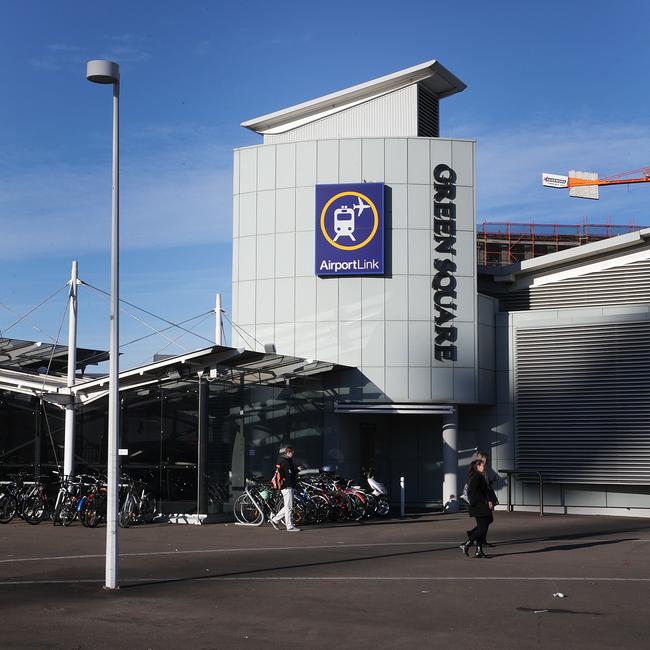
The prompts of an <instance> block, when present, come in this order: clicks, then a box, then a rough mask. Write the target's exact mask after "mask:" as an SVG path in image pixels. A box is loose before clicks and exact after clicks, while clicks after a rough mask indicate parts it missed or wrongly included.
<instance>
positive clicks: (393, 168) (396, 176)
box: [384, 138, 408, 185]
mask: <svg viewBox="0 0 650 650" xmlns="http://www.w3.org/2000/svg"><path fill="white" fill-rule="evenodd" d="M385 146H386V148H385V154H384V155H385V158H384V168H385V170H386V183H388V184H389V185H390V184H391V183H406V182H407V180H408V175H407V174H408V155H407V140H406V139H405V138H400V139H391V138H386V140H385Z"/></svg>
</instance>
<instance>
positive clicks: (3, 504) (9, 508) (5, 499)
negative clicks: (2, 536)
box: [0, 493, 18, 524]
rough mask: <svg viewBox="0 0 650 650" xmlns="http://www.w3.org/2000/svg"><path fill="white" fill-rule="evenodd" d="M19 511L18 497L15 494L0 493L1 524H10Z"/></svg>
mask: <svg viewBox="0 0 650 650" xmlns="http://www.w3.org/2000/svg"><path fill="white" fill-rule="evenodd" d="M16 512H18V499H16V497H15V496H14V495H13V494H9V493H7V494H3V495H0V524H8V523H9V522H10V521H11V520H12V519H13V518H14V517H15V516H16Z"/></svg>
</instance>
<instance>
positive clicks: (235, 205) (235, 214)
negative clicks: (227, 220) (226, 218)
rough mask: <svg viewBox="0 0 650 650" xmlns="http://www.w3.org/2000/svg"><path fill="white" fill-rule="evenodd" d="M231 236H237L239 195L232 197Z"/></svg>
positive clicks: (234, 237) (235, 237)
mask: <svg viewBox="0 0 650 650" xmlns="http://www.w3.org/2000/svg"><path fill="white" fill-rule="evenodd" d="M232 237H233V239H237V237H239V196H233V197H232Z"/></svg>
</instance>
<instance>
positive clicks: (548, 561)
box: [0, 512, 650, 650]
mask: <svg viewBox="0 0 650 650" xmlns="http://www.w3.org/2000/svg"><path fill="white" fill-rule="evenodd" d="M470 524H471V520H470V519H469V518H468V517H467V515H466V514H452V515H447V514H438V513H421V514H413V515H409V516H407V517H406V518H405V519H399V518H389V519H385V520H373V521H368V522H365V523H351V524H337V525H335V524H332V525H320V526H311V527H308V526H306V527H304V528H303V530H302V531H301V532H300V533H287V532H286V531H276V530H274V529H273V528H272V527H271V526H268V525H265V526H262V527H259V528H248V527H242V526H236V525H235V524H213V525H205V526H190V525H174V524H149V525H145V526H139V527H133V528H129V529H126V530H120V540H119V550H120V562H119V564H120V571H119V584H120V588H119V589H118V590H105V589H104V588H103V584H104V575H105V559H104V548H105V539H106V529H105V528H103V527H99V528H97V529H86V528H83V527H82V526H80V525H79V524H78V522H75V523H74V524H73V525H72V526H70V527H69V528H61V527H58V526H57V527H54V526H52V525H51V523H45V522H44V523H41V524H40V525H38V526H30V525H28V524H26V523H25V522H23V521H20V520H14V521H13V522H11V523H10V524H7V525H5V526H0V611H1V612H2V614H1V620H2V627H1V633H0V634H1V637H0V647H2V648H83V649H86V648H93V649H94V648H98V649H100V648H111V649H113V648H134V649H139V648H145V649H146V648H152V649H160V648H174V649H176V648H178V649H180V648H219V649H221V648H223V649H230V648H254V649H257V648H265V649H268V648H271V647H272V648H332V647H335V648H355V649H363V648H373V649H378V648H446V647H454V648H470V647H471V648H475V647H480V648H482V650H487V649H490V648H500V649H503V648H518V649H519V648H524V649H528V648H558V649H559V648H570V649H574V648H576V649H579V648H589V649H590V650H594V649H600V648H606V649H608V650H612V649H614V648H615V649H617V650H622V649H625V650H627V649H633V648H647V647H649V646H650V641H649V640H648V638H649V635H650V616H649V615H648V612H647V603H649V602H650V520H648V519H636V518H614V517H590V516H589V517H588V516H583V517H580V516H563V515H546V516H544V517H540V516H539V515H538V514H534V513H506V512H497V513H496V518H495V522H494V524H493V526H492V527H491V529H490V539H491V541H492V542H494V543H495V545H496V546H495V548H491V549H489V552H490V554H491V555H492V557H491V558H489V559H475V558H473V557H472V558H469V559H468V558H466V557H464V556H463V555H462V553H461V551H460V550H459V548H458V545H459V544H460V542H462V541H463V540H464V534H465V530H466V529H467V528H469V527H470Z"/></svg>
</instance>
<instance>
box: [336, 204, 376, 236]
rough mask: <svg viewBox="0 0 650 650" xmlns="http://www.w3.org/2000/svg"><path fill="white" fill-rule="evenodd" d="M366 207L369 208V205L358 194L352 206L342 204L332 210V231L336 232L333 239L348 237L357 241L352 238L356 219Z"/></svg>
mask: <svg viewBox="0 0 650 650" xmlns="http://www.w3.org/2000/svg"><path fill="white" fill-rule="evenodd" d="M366 208H370V206H369V205H368V204H367V203H364V202H363V199H362V198H361V197H360V196H358V197H357V203H356V204H355V205H353V206H352V207H348V206H347V205H342V206H341V207H340V208H337V209H336V210H334V232H335V233H336V234H335V236H334V241H338V240H339V237H349V238H350V239H351V240H352V241H353V242H356V241H357V240H356V239H355V238H354V230H355V228H356V219H357V217H360V216H361V215H362V213H363V211H364V210H365V209H366Z"/></svg>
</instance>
